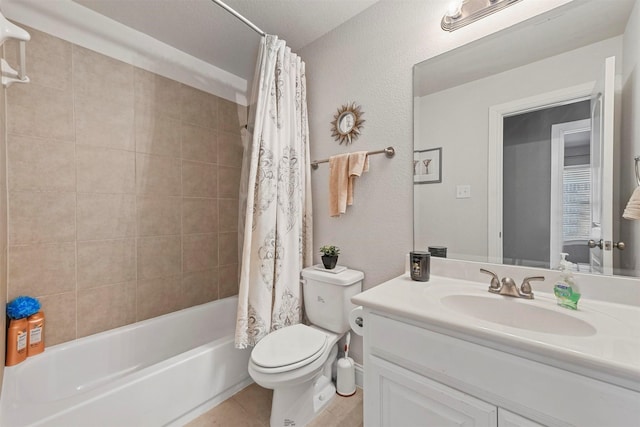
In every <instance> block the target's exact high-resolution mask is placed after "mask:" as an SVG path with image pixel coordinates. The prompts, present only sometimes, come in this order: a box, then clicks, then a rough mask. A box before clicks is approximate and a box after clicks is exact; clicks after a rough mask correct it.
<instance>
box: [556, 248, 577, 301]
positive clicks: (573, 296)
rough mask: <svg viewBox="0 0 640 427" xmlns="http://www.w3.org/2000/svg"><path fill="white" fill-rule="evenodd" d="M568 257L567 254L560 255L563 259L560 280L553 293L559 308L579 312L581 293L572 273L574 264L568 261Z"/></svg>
mask: <svg viewBox="0 0 640 427" xmlns="http://www.w3.org/2000/svg"><path fill="white" fill-rule="evenodd" d="M568 255H569V254H567V253H562V254H560V256H561V257H562V258H561V260H560V267H559V270H560V280H558V281H557V282H556V284H555V285H554V287H553V293H554V294H555V296H556V298H557V301H558V305H559V306H561V307H565V308H570V309H572V310H577V309H578V300H579V299H580V293H579V292H578V287H577V285H576V281H575V279H574V277H573V273H572V271H571V269H572V266H573V263H571V262H570V261H569V260H568V259H567V256H568Z"/></svg>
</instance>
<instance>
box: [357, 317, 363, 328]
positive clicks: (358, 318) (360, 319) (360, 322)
mask: <svg viewBox="0 0 640 427" xmlns="http://www.w3.org/2000/svg"><path fill="white" fill-rule="evenodd" d="M363 324H364V320H362V317H360V316H358V317H356V325H358V326H360V327H361V328H362V325H363Z"/></svg>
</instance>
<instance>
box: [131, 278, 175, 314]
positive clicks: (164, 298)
mask: <svg viewBox="0 0 640 427" xmlns="http://www.w3.org/2000/svg"><path fill="white" fill-rule="evenodd" d="M181 278H182V276H180V275H178V276H171V277H160V278H156V279H149V280H140V279H138V287H137V288H136V305H137V309H136V313H137V319H136V320H138V321H140V320H145V319H149V318H151V317H156V316H161V315H163V314H166V313H170V312H172V311H176V310H180V309H181V308H182V307H183V304H182V280H181Z"/></svg>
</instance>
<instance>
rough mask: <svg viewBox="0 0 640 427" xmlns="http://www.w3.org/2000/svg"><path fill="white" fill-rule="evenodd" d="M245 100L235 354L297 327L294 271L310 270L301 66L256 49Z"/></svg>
mask: <svg viewBox="0 0 640 427" xmlns="http://www.w3.org/2000/svg"><path fill="white" fill-rule="evenodd" d="M252 97H253V100H252V102H251V109H252V112H251V118H250V123H249V127H248V129H249V132H248V133H247V135H248V139H247V142H248V146H247V147H246V148H247V150H245V156H246V160H247V161H245V165H244V166H243V169H244V170H243V174H244V175H245V176H244V179H243V181H244V182H245V184H246V190H247V194H246V209H245V210H244V212H245V215H244V221H242V222H244V236H243V243H242V261H241V262H242V266H241V270H240V289H239V294H238V314H237V320H236V336H235V345H236V347H238V348H246V347H247V346H253V345H255V344H256V343H257V342H258V341H259V340H260V339H262V338H263V337H264V336H265V335H267V334H268V333H269V332H271V331H274V330H276V329H280V328H283V327H285V326H289V325H293V324H296V323H300V321H301V320H302V292H301V288H300V270H301V269H302V268H304V267H307V266H309V265H311V262H312V241H311V237H312V216H311V181H310V178H311V172H310V160H309V125H308V120H307V99H306V78H305V65H304V62H303V61H302V60H301V59H300V58H299V57H298V56H297V55H295V54H293V53H292V52H291V49H290V48H288V47H287V46H286V44H285V42H284V41H283V40H278V38H277V37H276V36H270V35H268V36H265V37H263V39H262V41H261V46H260V54H259V57H258V64H257V68H256V75H255V77H254V90H253V93H252ZM247 171H248V174H247ZM241 199H243V197H242V196H241ZM241 209H242V208H241Z"/></svg>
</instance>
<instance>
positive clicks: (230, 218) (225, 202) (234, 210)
mask: <svg viewBox="0 0 640 427" xmlns="http://www.w3.org/2000/svg"><path fill="white" fill-rule="evenodd" d="M218 226H219V231H237V230H238V200H237V199H218Z"/></svg>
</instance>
